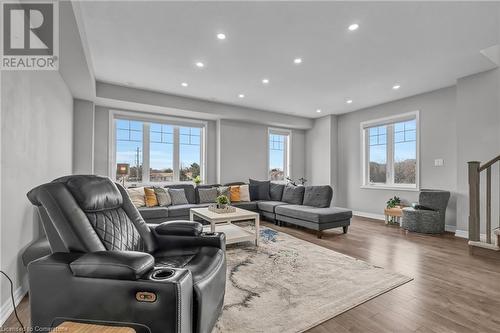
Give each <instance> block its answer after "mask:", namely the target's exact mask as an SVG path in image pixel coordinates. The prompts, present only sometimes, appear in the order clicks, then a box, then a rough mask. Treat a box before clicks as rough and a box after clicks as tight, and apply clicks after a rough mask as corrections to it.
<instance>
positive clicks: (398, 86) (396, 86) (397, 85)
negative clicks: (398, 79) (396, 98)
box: [392, 84, 401, 90]
mask: <svg viewBox="0 0 500 333" xmlns="http://www.w3.org/2000/svg"><path fill="white" fill-rule="evenodd" d="M399 88H401V86H400V85H399V84H396V85H394V86H392V89H394V90H398V89H399Z"/></svg>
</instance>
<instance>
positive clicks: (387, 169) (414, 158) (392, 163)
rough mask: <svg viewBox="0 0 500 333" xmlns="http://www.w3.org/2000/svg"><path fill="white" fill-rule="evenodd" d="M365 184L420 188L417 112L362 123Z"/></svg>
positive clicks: (374, 186)
mask: <svg viewBox="0 0 500 333" xmlns="http://www.w3.org/2000/svg"><path fill="white" fill-rule="evenodd" d="M361 131H362V137H363V152H364V154H363V156H364V162H363V185H364V186H365V187H373V188H377V187H391V188H412V189H417V188H418V112H412V113H408V114H404V115H401V116H397V117H392V118H384V119H379V120H376V121H370V122H365V123H362V124H361Z"/></svg>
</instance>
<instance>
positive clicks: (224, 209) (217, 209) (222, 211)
mask: <svg viewBox="0 0 500 333" xmlns="http://www.w3.org/2000/svg"><path fill="white" fill-rule="evenodd" d="M208 210H209V211H211V212H214V213H217V214H228V213H234V212H235V211H236V207H233V206H230V205H227V206H225V207H217V204H211V205H210V206H208Z"/></svg>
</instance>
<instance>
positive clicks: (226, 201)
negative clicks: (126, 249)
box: [215, 195, 229, 209]
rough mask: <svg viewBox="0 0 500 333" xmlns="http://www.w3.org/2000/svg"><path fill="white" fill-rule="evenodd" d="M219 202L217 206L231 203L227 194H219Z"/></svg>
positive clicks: (222, 206)
mask: <svg viewBox="0 0 500 333" xmlns="http://www.w3.org/2000/svg"><path fill="white" fill-rule="evenodd" d="M215 202H216V203H217V208H222V209H223V208H226V207H227V205H228V204H229V199H228V197H226V196H225V195H219V196H218V197H217V199H216V200H215Z"/></svg>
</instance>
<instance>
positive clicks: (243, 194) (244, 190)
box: [240, 185, 250, 202]
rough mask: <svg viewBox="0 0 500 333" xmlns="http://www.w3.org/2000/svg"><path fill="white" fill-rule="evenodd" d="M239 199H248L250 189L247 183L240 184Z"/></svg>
mask: <svg viewBox="0 0 500 333" xmlns="http://www.w3.org/2000/svg"><path fill="white" fill-rule="evenodd" d="M240 201H247V202H248V201H250V189H249V187H248V185H240Z"/></svg>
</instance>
